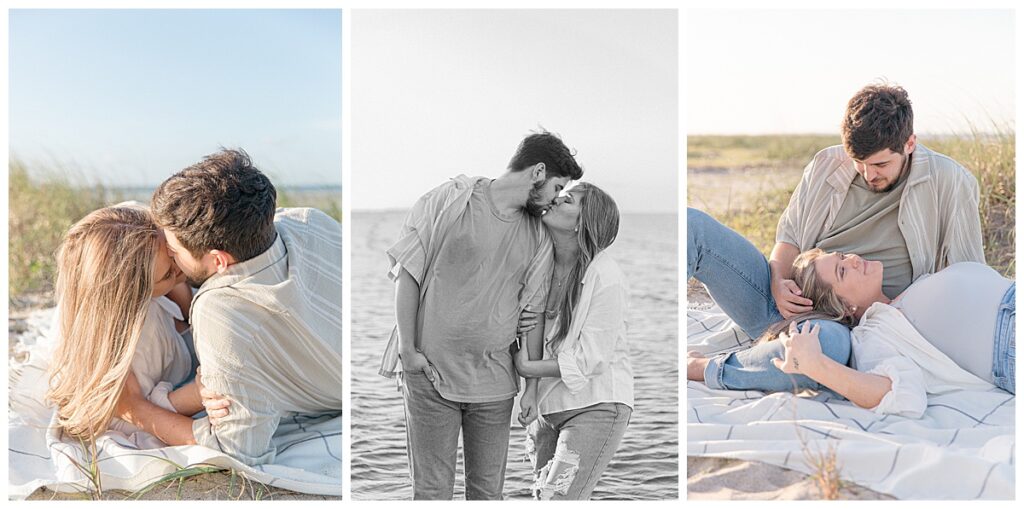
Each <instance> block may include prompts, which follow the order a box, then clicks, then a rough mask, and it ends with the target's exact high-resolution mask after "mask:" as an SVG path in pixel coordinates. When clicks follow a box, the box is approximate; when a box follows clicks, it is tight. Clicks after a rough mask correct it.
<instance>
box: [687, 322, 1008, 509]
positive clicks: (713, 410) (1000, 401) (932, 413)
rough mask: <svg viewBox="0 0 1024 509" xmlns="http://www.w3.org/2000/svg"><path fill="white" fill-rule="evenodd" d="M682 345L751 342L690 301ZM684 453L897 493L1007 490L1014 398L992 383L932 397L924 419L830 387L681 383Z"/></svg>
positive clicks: (1003, 495)
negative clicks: (833, 469)
mask: <svg viewBox="0 0 1024 509" xmlns="http://www.w3.org/2000/svg"><path fill="white" fill-rule="evenodd" d="M686 331H687V345H688V349H689V350H697V351H700V352H702V353H705V354H713V353H717V352H724V351H733V350H738V349H742V348H748V347H749V346H750V345H751V343H752V341H751V339H750V338H749V337H748V336H746V335H745V334H744V333H743V332H742V331H740V330H739V328H738V327H736V326H735V325H734V324H733V323H732V321H730V320H729V319H728V317H727V316H725V314H724V313H722V312H721V310H720V309H718V308H717V307H708V306H704V307H692V308H689V309H687V323H686ZM686 393H687V399H686V405H687V409H686V411H687V455H689V456H711V457H722V458H735V459H742V460H752V461H760V462H764V463H769V464H772V465H778V466H781V467H785V468H789V469H793V470H797V471H802V472H805V473H812V472H814V471H815V470H817V466H816V465H817V464H820V463H821V462H823V461H827V460H829V459H830V457H831V458H834V460H835V462H836V464H837V466H838V469H839V472H840V476H841V478H842V479H843V480H845V481H849V482H852V483H855V484H858V485H861V486H865V487H868V488H870V489H872V490H875V491H878V492H881V493H887V494H890V495H893V496H895V497H897V498H901V499H930V500H935V499H957V500H970V499H1013V498H1014V468H1015V466H1014V464H1015V456H1014V447H1015V444H1016V441H1015V439H1014V412H1015V407H1016V405H1015V398H1014V397H1013V396H1012V395H1010V394H1007V393H1006V392H1003V391H1001V390H999V389H996V388H992V389H991V390H988V391H967V390H965V391H959V392H954V393H949V394H944V395H941V396H929V400H928V410H927V411H926V412H925V415H924V417H922V418H921V419H907V418H902V417H897V416H893V415H879V414H876V413H874V412H872V411H870V410H865V409H862V408H858V407H856V406H854V405H853V404H851V403H850V402H848V401H846V400H845V399H843V398H841V397H839V396H837V395H835V394H833V393H831V392H828V391H822V392H817V393H815V392H812V391H805V392H803V393H801V394H799V395H794V394H790V393H775V394H765V393H762V392H757V391H718V390H711V389H708V388H707V386H705V385H704V384H703V383H700V382H687V390H686Z"/></svg>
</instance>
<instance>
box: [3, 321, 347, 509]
mask: <svg viewBox="0 0 1024 509" xmlns="http://www.w3.org/2000/svg"><path fill="white" fill-rule="evenodd" d="M54 314H55V313H54V310H53V309H46V310H41V311H37V312H35V313H33V314H32V315H31V316H30V317H29V318H28V320H27V322H28V325H29V329H30V330H33V331H40V333H39V334H38V335H35V334H33V335H31V336H23V337H22V338H20V339H21V342H20V343H18V344H17V345H16V352H15V356H14V357H13V358H12V359H11V360H10V362H9V364H10V365H9V372H10V373H11V385H10V393H9V396H10V413H9V420H8V438H9V441H8V495H9V496H10V497H11V498H13V499H23V498H25V497H27V496H29V495H30V494H32V492H33V491H35V490H36V489H38V488H40V487H43V486H46V487H48V488H49V489H52V490H54V491H61V492H77V491H83V490H88V489H90V488H92V484H91V481H89V480H88V479H87V478H86V477H85V476H84V475H83V473H82V472H81V471H79V470H78V468H77V467H75V466H74V464H73V463H72V459H74V461H76V462H78V463H80V464H83V465H89V464H90V462H91V460H90V459H89V455H88V453H87V452H86V451H85V450H84V449H83V447H82V446H81V444H80V443H79V442H78V441H77V440H75V439H73V438H70V437H67V436H65V435H63V434H62V433H61V432H60V431H59V428H57V427H56V426H54V425H53V420H54V416H55V412H54V409H53V407H51V406H48V405H45V404H44V403H43V399H42V396H43V395H44V394H45V392H46V384H47V378H46V368H47V366H48V364H49V360H50V353H51V352H52V350H53V345H54V342H55V340H54V337H53V335H52V334H50V333H49V326H50V325H51V324H52V321H53V316H54ZM341 424H342V423H341V414H340V412H337V413H325V414H322V415H315V416H314V415H310V416H300V417H293V418H290V419H284V420H282V421H281V422H280V423H279V425H278V428H277V432H276V433H275V434H274V437H273V446H274V447H275V449H276V450H277V455H276V456H275V458H274V462H273V463H270V464H264V465H259V466H255V467H250V466H247V465H245V464H243V463H242V462H240V461H238V460H235V459H233V458H231V457H230V456H228V455H227V454H224V453H222V452H219V451H216V450H213V449H209V448H207V447H203V446H200V445H190V446H177V447H168V446H166V445H165V444H164V443H163V442H161V441H160V440H158V439H157V438H155V437H153V436H152V435H150V434H148V433H145V432H142V431H132V432H122V431H116V430H108V431H107V432H106V433H104V434H102V435H101V436H100V437H98V438H97V449H98V451H99V455H98V462H97V465H98V466H99V470H100V472H101V477H100V479H101V484H102V486H103V488H104V489H122V490H129V491H136V490H139V489H142V488H144V487H146V486H147V485H149V484H150V483H152V482H154V481H156V480H157V479H160V478H161V477H163V476H164V475H166V474H168V473H170V472H173V471H175V470H176V467H175V464H177V465H180V466H183V467H185V466H190V465H213V466H218V467H223V468H232V469H235V470H236V471H238V472H239V473H240V474H241V475H244V476H246V477H247V478H249V479H251V480H253V481H255V482H260V483H264V484H267V485H270V486H275V487H278V488H284V489H289V490H293V491H298V492H303V493H311V494H318V495H333V496H340V495H341V482H340V479H341V454H342V452H341V450H342V440H341Z"/></svg>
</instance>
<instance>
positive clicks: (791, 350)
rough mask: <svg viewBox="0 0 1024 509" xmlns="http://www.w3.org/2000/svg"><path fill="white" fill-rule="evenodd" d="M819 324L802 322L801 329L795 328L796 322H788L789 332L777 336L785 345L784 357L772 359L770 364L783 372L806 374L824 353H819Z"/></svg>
mask: <svg viewBox="0 0 1024 509" xmlns="http://www.w3.org/2000/svg"><path fill="white" fill-rule="evenodd" d="M819 331H821V326H820V325H818V324H815V325H814V326H813V327H812V326H811V322H810V321H807V322H804V326H803V330H802V331H801V330H799V329H798V328H797V325H796V322H790V324H789V334H788V335H782V336H780V337H779V341H782V345H783V346H785V347H786V352H785V358H784V359H772V364H775V367H777V368H779V369H780V370H781V371H782V372H783V373H790V374H798V375H806V374H808V372H809V370H810V369H811V368H812V367H813V366H814V365H815V364H816V363H818V362H819V361H820V360H821V358H822V356H823V355H824V354H822V353H821V342H819V341H818V332H819Z"/></svg>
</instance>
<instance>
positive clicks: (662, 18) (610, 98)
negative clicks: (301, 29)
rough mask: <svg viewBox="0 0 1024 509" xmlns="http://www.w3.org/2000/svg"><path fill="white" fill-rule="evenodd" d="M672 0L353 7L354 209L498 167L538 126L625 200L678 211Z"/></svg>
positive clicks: (625, 205) (396, 200) (397, 203)
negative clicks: (655, 3) (662, 3)
mask: <svg viewBox="0 0 1024 509" xmlns="http://www.w3.org/2000/svg"><path fill="white" fill-rule="evenodd" d="M677 20H678V15H677V12H676V11H675V10H636V11H630V10H576V11H560V10H516V11H507V10H459V11H448V10H427V11H394V10H387V11H362V10H360V11H356V12H354V13H353V16H352V108H353V116H352V165H353V172H352V189H353V193H352V208H353V209H389V208H406V207H409V206H411V205H412V204H413V203H414V202H415V201H416V199H417V198H418V197H419V196H420V195H421V194H423V193H425V192H426V191H428V190H430V189H432V188H433V187H436V186H437V185H439V184H441V183H442V182H444V181H445V180H446V179H448V178H450V177H452V176H455V175H458V174H460V173H466V174H470V175H485V176H493V177H498V176H500V175H501V173H502V172H504V170H505V168H506V167H507V165H508V161H509V159H510V158H511V157H512V154H513V153H514V152H515V149H516V145H517V144H518V143H519V141H520V140H522V138H523V137H524V136H526V135H528V134H529V133H530V131H531V130H533V129H537V128H538V126H543V127H544V128H546V129H548V130H549V131H552V132H555V133H558V134H560V135H561V136H562V138H563V140H564V141H565V142H566V144H567V145H568V146H570V147H571V148H575V149H576V150H577V151H578V156H577V160H578V161H579V162H580V163H581V164H582V165H583V166H584V169H585V172H586V173H585V175H584V179H585V180H590V181H591V182H593V183H594V184H596V185H598V186H601V187H603V188H605V189H606V190H607V191H609V193H611V194H612V196H614V197H615V199H616V201H617V202H618V204H619V206H620V208H621V209H622V210H623V211H627V212H669V213H674V212H675V211H676V209H677V200H678V192H677V172H678V168H679V163H678V155H679V150H680V148H679V147H680V145H681V143H682V140H681V138H680V136H679V129H678V126H677V124H678V100H679V99H678V96H679V92H678V87H677V85H678V60H679V58H678V39H677V36H678V35H677V33H678V30H677V28H678V27H677V25H678V21H677Z"/></svg>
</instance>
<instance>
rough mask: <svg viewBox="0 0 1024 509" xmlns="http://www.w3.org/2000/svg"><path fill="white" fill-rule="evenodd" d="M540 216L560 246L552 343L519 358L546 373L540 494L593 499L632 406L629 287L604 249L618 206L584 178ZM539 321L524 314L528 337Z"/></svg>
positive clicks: (536, 455) (548, 318)
mask: <svg viewBox="0 0 1024 509" xmlns="http://www.w3.org/2000/svg"><path fill="white" fill-rule="evenodd" d="M542 221H543V223H544V225H545V226H546V227H547V229H548V232H549V233H550V234H551V239H552V242H553V243H554V247H555V250H554V251H555V267H554V270H553V273H552V277H551V290H550V292H549V294H548V300H547V305H546V309H545V310H544V314H543V318H544V319H545V320H544V322H543V326H544V328H545V331H544V332H545V333H544V343H543V345H528V347H527V348H522V349H520V351H519V352H518V354H517V355H516V368H517V369H518V371H519V374H520V375H522V376H525V377H528V378H540V381H539V383H538V384H537V398H536V401H537V406H538V412H537V415H539V417H538V418H537V420H535V421H533V422H532V423H530V424H529V428H528V430H527V432H528V437H527V452H528V454H529V456H530V458H531V461H532V463H533V471H534V485H533V492H534V497H535V498H537V499H540V500H551V499H561V500H586V499H587V498H589V497H590V494H591V492H592V491H593V490H594V487H595V486H596V484H597V481H598V480H599V479H600V477H601V474H602V473H603V472H604V469H605V468H606V467H607V466H608V462H609V461H611V458H612V456H613V455H614V454H615V450H616V449H617V448H618V446H619V442H620V441H621V440H622V436H623V435H624V434H625V431H626V427H627V426H628V424H629V418H630V416H631V414H632V411H633V369H632V367H631V365H630V361H629V345H628V343H627V339H626V313H627V310H628V299H629V291H628V288H627V286H626V278H625V276H623V274H622V271H621V270H620V269H619V266H618V265H617V264H616V263H615V261H614V260H613V259H612V258H611V257H610V256H609V255H608V254H607V253H606V252H605V249H607V248H608V246H610V245H611V244H612V242H614V241H615V237H616V236H617V235H618V231H619V210H618V208H617V206H616V205H615V201H614V200H613V199H612V198H611V197H610V196H608V195H607V194H605V193H604V191H602V190H601V189H599V188H598V187H597V186H594V185H593V184H588V183H580V184H579V185H577V186H575V187H574V188H572V189H571V190H569V191H568V192H566V193H565V195H564V196H562V197H559V198H557V199H556V200H555V202H554V204H553V205H552V206H551V207H550V208H548V209H547V212H546V213H545V214H544V215H543V217H542ZM539 323H540V320H539V317H537V316H536V315H535V314H534V313H524V318H523V319H522V320H521V321H520V328H519V333H520V336H521V337H523V336H525V333H526V332H528V331H530V330H532V329H533V328H534V327H536V326H537V325H538V324H539ZM531 349H536V350H535V351H538V350H541V349H543V352H544V355H543V359H541V360H533V361H531V360H530V356H529V350H531Z"/></svg>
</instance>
